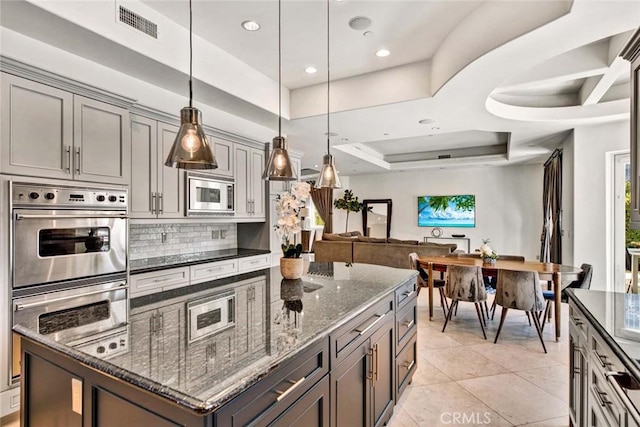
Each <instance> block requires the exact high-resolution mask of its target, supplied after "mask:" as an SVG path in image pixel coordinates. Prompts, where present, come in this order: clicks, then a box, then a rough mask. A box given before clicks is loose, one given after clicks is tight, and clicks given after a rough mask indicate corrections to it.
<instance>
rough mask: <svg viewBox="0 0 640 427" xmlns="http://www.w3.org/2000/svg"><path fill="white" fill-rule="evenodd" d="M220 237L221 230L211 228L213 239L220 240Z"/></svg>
mask: <svg viewBox="0 0 640 427" xmlns="http://www.w3.org/2000/svg"><path fill="white" fill-rule="evenodd" d="M219 238H220V230H211V239H212V240H218V239H219Z"/></svg>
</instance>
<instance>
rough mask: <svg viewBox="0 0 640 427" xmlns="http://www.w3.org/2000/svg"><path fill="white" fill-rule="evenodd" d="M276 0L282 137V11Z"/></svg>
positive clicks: (279, 132)
mask: <svg viewBox="0 0 640 427" xmlns="http://www.w3.org/2000/svg"><path fill="white" fill-rule="evenodd" d="M280 3H281V2H280V0H278V136H279V137H282V12H281V10H280V9H281V5H280Z"/></svg>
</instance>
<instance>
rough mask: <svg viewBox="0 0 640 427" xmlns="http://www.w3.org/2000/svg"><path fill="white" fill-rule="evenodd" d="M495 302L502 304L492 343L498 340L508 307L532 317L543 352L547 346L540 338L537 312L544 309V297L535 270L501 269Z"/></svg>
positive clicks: (540, 332)
mask: <svg viewBox="0 0 640 427" xmlns="http://www.w3.org/2000/svg"><path fill="white" fill-rule="evenodd" d="M496 304H498V305H500V306H502V314H501V315H500V325H499V326H498V332H497V333H496V338H495V340H494V341H493V343H494V344H495V343H497V342H498V337H499V336H500V331H502V326H503V325H504V320H505V319H506V317H507V312H508V311H509V309H516V310H523V311H525V312H527V313H528V314H529V315H530V319H533V324H534V325H535V326H536V331H537V332H538V337H539V338H540V342H541V343H542V348H543V349H544V352H545V353H546V352H547V347H546V346H545V345H544V340H543V339H542V327H541V325H540V318H539V314H540V313H541V312H542V310H543V309H544V297H543V296H542V288H541V287H540V278H539V276H538V272H537V271H511V270H501V271H500V274H499V275H498V288H497V290H496Z"/></svg>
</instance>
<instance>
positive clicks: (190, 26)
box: [189, 0, 193, 108]
mask: <svg viewBox="0 0 640 427" xmlns="http://www.w3.org/2000/svg"><path fill="white" fill-rule="evenodd" d="M192 76H193V12H192V11H191V0H189V108H192V107H193V101H192V100H193V81H192V78H193V77H192Z"/></svg>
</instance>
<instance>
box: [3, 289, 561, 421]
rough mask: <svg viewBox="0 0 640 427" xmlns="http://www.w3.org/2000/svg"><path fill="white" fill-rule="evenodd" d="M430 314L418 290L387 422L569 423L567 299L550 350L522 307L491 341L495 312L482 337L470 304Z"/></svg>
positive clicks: (548, 337) (549, 332) (548, 334)
mask: <svg viewBox="0 0 640 427" xmlns="http://www.w3.org/2000/svg"><path fill="white" fill-rule="evenodd" d="M492 298H493V296H490V300H489V306H490V305H491V301H492ZM434 312H435V315H434V318H433V321H432V322H429V314H428V308H427V294H426V292H421V295H420V297H419V298H418V369H417V371H416V373H415V375H414V376H413V382H412V384H411V385H410V386H409V387H407V389H406V391H405V392H404V394H403V395H402V397H401V398H400V401H399V402H398V405H397V406H396V407H395V409H394V415H393V417H392V418H391V421H390V423H389V427H416V426H419V427H436V426H456V427H457V426H464V425H467V426H469V425H476V426H477V425H483V426H513V425H516V426H521V425H526V426H528V427H534V426H539V427H554V426H568V425H569V415H568V414H569V412H568V411H569V406H568V403H567V400H568V397H569V367H568V365H569V344H568V342H569V339H568V333H569V331H568V326H567V325H568V322H567V319H568V306H567V305H566V304H563V305H562V319H563V321H562V326H563V327H562V337H561V339H560V342H555V339H554V334H553V322H552V323H551V324H550V325H549V324H547V326H546V327H545V332H544V339H545V344H546V346H547V351H548V354H544V352H543V351H542V346H541V345H540V341H539V340H538V337H537V335H536V331H535V327H533V326H529V323H528V322H527V318H526V316H525V314H524V312H522V311H518V310H510V311H509V314H508V315H507V319H506V321H505V324H504V326H503V328H502V333H501V334H500V340H499V341H498V344H495V345H494V344H493V339H494V337H495V333H496V330H497V328H498V322H499V315H500V311H499V310H498V311H497V312H496V317H495V320H489V321H488V324H489V325H488V331H487V340H486V341H485V340H484V339H483V338H482V332H481V331H480V325H479V323H478V318H477V316H476V311H475V308H474V307H473V304H471V303H460V305H459V308H458V315H457V316H456V317H454V318H453V320H452V321H451V322H450V323H449V325H447V330H446V331H445V332H444V333H442V332H441V330H442V325H443V323H444V316H443V314H442V309H440V307H438V306H436V309H435V310H434ZM11 418H13V417H11ZM2 421H4V422H3V423H1V424H2V426H3V427H5V426H6V427H18V426H19V423H18V421H17V420H15V421H14V420H12V419H10V418H5V419H3V420H2ZM338 427H351V426H338Z"/></svg>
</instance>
